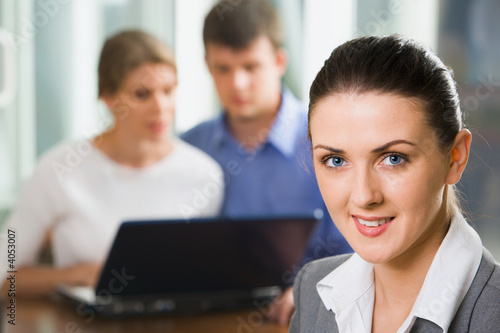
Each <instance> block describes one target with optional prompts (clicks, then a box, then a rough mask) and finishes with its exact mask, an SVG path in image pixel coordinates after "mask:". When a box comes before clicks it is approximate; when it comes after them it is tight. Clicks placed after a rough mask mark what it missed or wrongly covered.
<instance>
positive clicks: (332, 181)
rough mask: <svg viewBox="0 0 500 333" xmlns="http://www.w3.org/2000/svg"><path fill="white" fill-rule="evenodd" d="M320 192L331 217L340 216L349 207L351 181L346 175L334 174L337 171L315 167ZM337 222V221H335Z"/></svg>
mask: <svg viewBox="0 0 500 333" xmlns="http://www.w3.org/2000/svg"><path fill="white" fill-rule="evenodd" d="M315 172H316V178H317V181H318V186H319V190H320V192H321V195H322V197H323V200H324V201H325V204H326V207H327V208H328V211H329V212H330V215H332V217H334V215H339V214H341V212H342V211H343V210H344V209H343V208H345V207H347V204H348V202H349V196H350V186H349V180H348V178H347V177H346V175H340V174H334V172H335V171H329V170H324V167H323V166H321V167H320V169H318V168H317V167H316V166H315ZM334 221H335V220H334Z"/></svg>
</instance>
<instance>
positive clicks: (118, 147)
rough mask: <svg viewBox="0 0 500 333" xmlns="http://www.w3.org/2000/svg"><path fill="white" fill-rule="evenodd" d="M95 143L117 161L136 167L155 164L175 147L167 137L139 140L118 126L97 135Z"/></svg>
mask: <svg viewBox="0 0 500 333" xmlns="http://www.w3.org/2000/svg"><path fill="white" fill-rule="evenodd" d="M93 143H94V145H95V146H96V147H97V148H98V149H99V150H101V151H102V152H103V153H104V154H106V155H107V156H108V157H109V158H111V159H112V160H114V161H115V162H117V163H119V164H123V165H126V166H130V167H134V168H142V167H147V166H150V165H153V164H155V163H156V162H158V161H159V160H161V159H163V158H164V157H165V156H167V154H168V153H169V152H170V151H171V150H172V148H173V146H172V143H171V142H170V140H169V139H167V138H165V139H163V140H160V141H151V140H137V139H135V138H133V137H131V136H130V135H129V134H127V133H124V132H123V131H120V130H119V129H117V128H113V129H111V130H109V131H107V132H104V133H102V134H101V135H99V136H97V137H95V138H94V140H93Z"/></svg>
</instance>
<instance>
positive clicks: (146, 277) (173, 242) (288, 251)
mask: <svg viewBox="0 0 500 333" xmlns="http://www.w3.org/2000/svg"><path fill="white" fill-rule="evenodd" d="M317 222H318V220H317V219H316V218H315V217H314V215H312V214H311V215H308V216H294V217H284V216H281V217H253V218H249V217H245V218H238V219H234V218H213V219H192V220H190V221H189V222H186V221H185V220H154V221H129V222H124V223H123V224H122V225H121V227H120V229H119V231H118V233H117V235H116V238H115V241H114V243H113V246H112V248H111V250H110V253H109V256H108V259H107V262H106V264H105V265H104V268H103V271H102V273H101V277H100V280H99V283H98V286H97V288H96V293H97V294H99V291H100V290H103V289H104V290H109V289H111V288H113V290H119V295H116V296H131V295H148V294H186V293H197V292H217V291H238V290H250V289H255V288H261V287H268V286H280V287H284V286H285V285H287V284H291V282H292V281H290V277H291V275H292V273H293V272H294V271H295V270H296V269H297V268H298V266H297V265H298V264H299V263H300V261H301V260H302V258H303V256H304V252H305V249H306V246H307V244H308V241H309V237H310V236H311V234H312V232H313V230H314V228H315V226H316V224H317ZM119 284H121V285H120V288H119V289H118V288H117V285H119ZM122 287H123V288H122Z"/></svg>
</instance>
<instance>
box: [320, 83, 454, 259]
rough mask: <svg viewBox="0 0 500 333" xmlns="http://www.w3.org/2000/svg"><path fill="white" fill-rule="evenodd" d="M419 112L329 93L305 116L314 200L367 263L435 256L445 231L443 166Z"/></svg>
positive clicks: (410, 102)
mask: <svg viewBox="0 0 500 333" xmlns="http://www.w3.org/2000/svg"><path fill="white" fill-rule="evenodd" d="M419 105H420V104H419V103H417V101H416V100H415V99H408V98H405V97H400V96H396V95H390V94H377V93H366V94H359V95H357V94H336V95H332V96H329V97H326V98H324V99H322V100H320V101H319V103H318V104H317V105H316V106H315V108H314V110H313V113H312V118H311V123H310V129H311V138H312V146H313V160H314V168H315V172H316V177H317V179H318V184H319V187H320V190H321V193H322V195H323V198H324V200H325V203H326V205H327V207H328V211H329V212H330V214H331V216H332V218H333V221H335V224H336V225H337V227H338V229H339V230H340V231H341V233H342V234H343V235H344V237H345V238H346V239H347V241H348V242H349V244H350V245H351V246H352V248H353V249H354V250H355V251H356V252H357V253H358V254H359V255H360V256H361V257H362V258H363V259H365V260H366V261H368V262H372V263H386V262H390V261H392V260H397V261H394V262H405V261H406V260H407V259H408V258H411V256H412V253H415V252H413V251H422V250H423V251H427V250H429V251H432V250H437V248H438V247H439V244H440V242H441V241H442V238H443V237H444V234H445V232H446V229H445V226H446V223H447V222H448V221H446V219H445V209H444V208H445V204H444V202H443V193H444V188H445V184H446V181H447V180H446V179H447V174H448V170H449V165H450V160H449V159H448V158H447V157H446V156H445V155H444V154H443V152H442V151H441V150H440V149H439V148H438V145H437V141H436V138H435V135H434V132H433V130H432V129H431V128H430V127H429V126H427V125H426V124H425V120H424V111H423V110H422V109H421V107H420V106H419ZM398 259H400V260H403V261H399V260H398Z"/></svg>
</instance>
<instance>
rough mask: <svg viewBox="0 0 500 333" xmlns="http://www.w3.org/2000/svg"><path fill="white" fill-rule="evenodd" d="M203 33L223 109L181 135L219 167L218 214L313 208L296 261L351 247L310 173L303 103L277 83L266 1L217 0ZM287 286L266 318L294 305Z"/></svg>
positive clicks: (279, 69) (280, 70)
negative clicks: (310, 229) (315, 215)
mask: <svg viewBox="0 0 500 333" xmlns="http://www.w3.org/2000/svg"><path fill="white" fill-rule="evenodd" d="M203 40H204V43H205V60H206V63H207V66H208V69H209V71H210V73H211V75H212V77H213V79H214V83H215V86H216V89H217V93H218V95H219V98H220V100H221V102H222V104H223V106H224V109H223V112H222V114H221V115H220V116H219V117H217V118H215V119H213V120H211V121H208V122H205V123H202V124H200V125H198V126H196V127H195V128H193V129H191V130H189V131H188V132H187V133H185V134H184V135H182V138H183V139H184V140H185V141H187V142H189V143H191V144H193V145H194V146H196V147H198V148H200V149H202V150H203V151H205V152H206V153H208V154H209V155H210V156H212V157H213V158H214V159H215V160H216V161H217V162H219V164H220V165H221V166H222V168H223V169H224V171H225V180H226V184H225V193H226V195H225V200H224V204H223V208H222V214H223V215H229V216H237V215H249V214H267V215H269V214H293V213H297V214H300V213H311V212H319V213H320V214H323V216H324V217H323V219H322V223H321V224H320V225H319V227H318V228H317V231H316V233H315V234H314V235H313V237H312V238H311V242H310V245H309V249H308V251H307V253H306V254H305V260H304V261H309V260H312V259H318V258H321V257H325V256H330V255H335V254H340V253H345V252H351V251H352V250H351V248H350V247H349V245H348V244H347V242H346V241H345V239H344V238H343V237H342V235H341V234H340V233H339V231H338V230H337V228H336V227H335V225H334V224H333V222H332V220H331V219H330V217H329V214H328V212H327V211H326V208H325V205H324V203H323V200H322V197H321V194H320V192H319V189H318V186H317V183H316V179H315V177H314V174H313V170H312V162H311V152H310V144H309V142H308V139H307V110H306V108H305V106H304V105H302V104H301V103H300V102H299V101H298V100H297V99H296V98H295V97H294V96H293V94H292V93H291V92H290V91H289V90H288V89H287V88H285V87H282V85H281V77H282V76H283V74H284V73H285V70H286V60H287V59H286V53H285V51H284V50H283V49H282V46H281V44H282V32H281V27H280V23H279V18H278V15H277V12H276V10H275V9H274V7H273V6H272V5H271V4H270V3H268V2H267V1H266V0H253V1H248V0H240V1H234V0H224V1H221V2H218V3H217V4H216V5H215V6H214V7H213V8H212V10H211V11H210V13H209V14H208V15H207V17H206V19H205V25H204V30H203ZM288 282H289V283H291V282H293V281H288ZM291 289H292V288H291V287H290V288H288V289H287V290H286V291H285V292H284V293H283V295H282V296H281V297H280V298H279V300H278V301H276V302H274V304H273V306H272V307H271V311H270V317H271V319H273V320H277V321H278V322H280V323H282V324H286V323H288V321H289V318H290V316H291V314H292V312H293V309H294V308H293V298H292V293H291Z"/></svg>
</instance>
